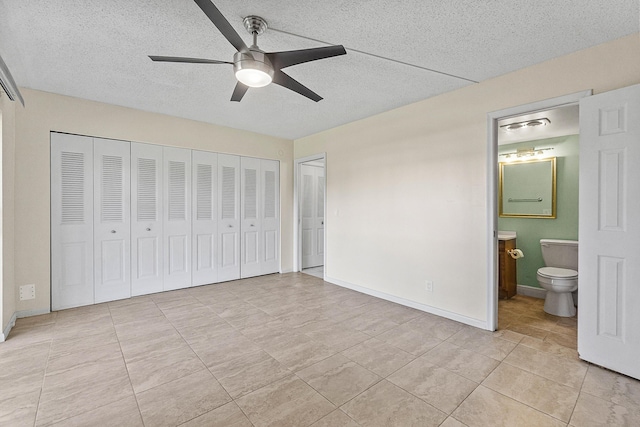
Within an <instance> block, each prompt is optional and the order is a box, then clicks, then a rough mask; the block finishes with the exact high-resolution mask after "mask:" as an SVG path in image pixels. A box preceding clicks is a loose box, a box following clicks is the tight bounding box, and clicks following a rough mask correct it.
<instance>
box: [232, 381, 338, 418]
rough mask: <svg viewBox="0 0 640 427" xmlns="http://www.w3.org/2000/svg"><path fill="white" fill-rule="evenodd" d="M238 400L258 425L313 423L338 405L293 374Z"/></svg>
mask: <svg viewBox="0 0 640 427" xmlns="http://www.w3.org/2000/svg"><path fill="white" fill-rule="evenodd" d="M236 402H237V403H238V406H240V408H241V409H242V411H243V412H244V413H245V414H247V416H248V417H249V420H250V421H251V422H252V423H253V425H254V426H256V427H263V426H269V427H298V426H305V425H311V424H312V423H314V422H315V421H317V420H319V419H321V418H322V417H324V416H325V415H327V414H329V413H330V412H332V411H333V410H334V409H335V406H334V405H332V404H331V403H330V402H329V401H328V400H326V399H325V398H324V397H322V396H321V395H320V394H319V393H318V392H316V391H315V390H313V389H312V388H311V387H309V386H308V385H307V384H306V383H304V382H303V381H302V380H300V379H299V378H297V377H295V376H293V375H292V376H291V377H287V378H284V379H282V380H279V381H276V382H274V383H272V384H269V385H268V386H265V387H263V388H261V389H259V390H256V391H254V392H253V393H250V394H248V395H246V396H244V397H241V398H240V399H238V400H237V401H236Z"/></svg>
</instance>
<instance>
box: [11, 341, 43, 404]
mask: <svg viewBox="0 0 640 427" xmlns="http://www.w3.org/2000/svg"><path fill="white" fill-rule="evenodd" d="M5 344H6V342H4V343H1V344H0V400H5V399H9V398H12V397H16V396H19V395H23V394H27V393H29V392H31V391H37V390H40V388H41V387H42V380H43V378H44V373H45V368H46V366H47V358H48V355H49V349H50V347H51V343H49V342H44V343H36V344H32V345H28V346H24V347H6V346H5Z"/></svg>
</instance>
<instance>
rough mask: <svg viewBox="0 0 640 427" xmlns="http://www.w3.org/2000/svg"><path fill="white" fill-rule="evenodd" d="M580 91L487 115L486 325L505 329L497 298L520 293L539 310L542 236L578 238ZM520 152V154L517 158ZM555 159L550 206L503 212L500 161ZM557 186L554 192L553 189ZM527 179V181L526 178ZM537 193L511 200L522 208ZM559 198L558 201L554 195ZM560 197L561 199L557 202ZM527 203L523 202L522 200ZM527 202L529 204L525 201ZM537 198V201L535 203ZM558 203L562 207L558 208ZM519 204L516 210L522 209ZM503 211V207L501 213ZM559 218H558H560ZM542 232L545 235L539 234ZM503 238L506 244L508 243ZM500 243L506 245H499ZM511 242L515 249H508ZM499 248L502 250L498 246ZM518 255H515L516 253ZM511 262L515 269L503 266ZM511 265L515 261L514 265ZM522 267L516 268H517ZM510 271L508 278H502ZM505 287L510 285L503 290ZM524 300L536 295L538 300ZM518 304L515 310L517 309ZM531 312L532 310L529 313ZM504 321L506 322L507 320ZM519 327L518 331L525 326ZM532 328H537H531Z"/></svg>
mask: <svg viewBox="0 0 640 427" xmlns="http://www.w3.org/2000/svg"><path fill="white" fill-rule="evenodd" d="M590 94H591V91H584V92H580V93H576V94H571V95H567V96H563V97H559V98H553V99H549V100H546V101H540V102H536V103H532V104H527V105H522V106H518V107H513V108H509V109H505V110H501V111H497V112H493V113H489V114H488V124H487V126H488V132H489V133H488V163H489V177H488V179H489V183H488V184H489V193H490V194H489V213H488V217H489V221H490V224H489V233H490V235H489V236H488V242H489V253H491V254H493V257H492V258H491V259H492V262H491V264H490V266H489V277H488V292H487V296H488V307H489V318H488V319H487V325H488V329H490V330H496V329H498V328H501V329H504V328H505V327H508V325H507V323H509V322H510V321H511V319H508V315H507V313H508V312H509V311H508V310H506V311H505V310H503V311H504V313H503V321H500V318H499V307H504V305H505V304H504V303H501V302H499V297H502V298H504V299H500V301H504V300H505V299H510V298H513V296H515V295H521V296H523V298H521V299H522V300H523V301H520V302H521V303H523V304H526V305H528V306H530V308H531V310H533V311H535V310H538V309H541V308H542V304H534V303H537V302H542V301H544V297H545V292H546V291H545V290H544V289H542V288H541V287H540V286H539V284H538V283H537V277H536V272H537V269H538V268H540V267H543V266H544V262H543V261H542V254H541V249H540V239H541V238H555V239H559V240H560V239H561V240H565V239H566V240H577V236H578V234H577V233H578V223H577V221H578V219H577V213H578V199H577V197H578V194H577V192H578V180H579V177H578V164H577V162H578V136H577V135H578V133H579V123H578V103H579V100H580V99H581V98H584V97H586V96H589V95H590ZM519 156H520V157H519ZM536 157H538V158H543V157H544V158H554V157H555V158H556V160H555V161H558V159H559V163H560V164H557V166H558V168H557V169H556V170H555V171H556V173H558V172H559V173H560V174H559V175H554V177H553V188H554V193H553V196H549V197H553V198H554V199H555V200H554V206H553V207H551V206H548V207H547V206H544V207H543V206H540V209H541V211H540V212H539V213H536V212H531V213H527V212H524V213H523V215H512V216H509V215H508V212H507V215H501V212H500V209H501V208H502V207H503V206H502V205H501V200H500V196H501V194H502V193H501V191H502V185H501V182H500V178H501V176H500V173H499V170H500V167H501V166H500V165H501V164H507V163H508V162H507V160H508V159H514V158H515V159H516V160H519V161H522V160H525V159H526V158H531V159H535V158H536ZM556 177H559V178H560V179H559V181H562V182H561V183H560V185H559V187H560V190H561V191H559V192H558V193H557V194H556V192H555V189H557V188H558V185H557V184H558V182H556ZM529 181H531V180H529ZM540 198H543V199H544V198H548V197H546V196H545V197H541V196H539V195H536V196H526V197H525V196H522V197H521V198H518V199H516V198H514V199H516V200H517V201H518V202H522V203H520V207H524V206H525V205H530V206H528V207H527V208H533V207H534V206H533V205H538V204H539V205H542V204H543V203H542V202H538V199H540ZM558 198H560V199H558ZM558 201H559V203H558ZM525 202H526V203H525ZM529 202H530V203H529ZM534 202H535V203H534ZM557 204H559V205H560V206H561V209H560V210H559V211H556V210H555V209H556V208H557V206H556V205H557ZM520 207H518V209H519V208H520ZM502 213H503V214H504V213H505V211H502ZM559 218H561V219H559ZM540 233H542V234H544V236H543V235H542V234H540ZM506 242H509V247H507V244H506ZM503 246H504V247H503ZM511 246H513V248H512V247H511ZM500 248H502V251H501V250H500ZM514 249H520V250H521V251H522V254H523V255H524V257H521V258H519V259H512V258H511V256H508V255H505V254H506V253H507V252H506V251H507V250H514ZM515 254H516V256H517V253H515ZM506 261H509V262H510V263H511V265H512V266H514V267H515V268H513V269H512V270H510V269H509V268H505V262H506ZM514 264H515V265H514ZM518 270H520V271H518ZM505 275H509V276H510V277H505ZM505 286H508V287H510V289H509V290H508V292H507V289H505ZM527 298H536V299H538V301H535V300H533V299H527ZM516 301H517V298H516ZM519 310H520V307H518V309H517V310H514V311H519ZM530 314H534V313H533V312H532V313H530ZM505 320H506V322H505ZM525 329H526V326H523V328H522V330H525ZM533 331H535V330H533Z"/></svg>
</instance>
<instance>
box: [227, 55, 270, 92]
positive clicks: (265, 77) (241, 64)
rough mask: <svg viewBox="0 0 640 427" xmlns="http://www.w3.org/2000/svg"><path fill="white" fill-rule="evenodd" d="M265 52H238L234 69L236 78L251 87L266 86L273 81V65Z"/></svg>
mask: <svg viewBox="0 0 640 427" xmlns="http://www.w3.org/2000/svg"><path fill="white" fill-rule="evenodd" d="M267 61H269V60H268V59H267V57H266V56H265V55H264V53H262V52H259V51H254V50H252V51H251V53H243V52H238V53H236V55H235V57H234V61H233V69H234V71H235V74H236V79H238V81H239V82H240V83H242V84H243V85H246V86H249V87H264V86H267V85H268V84H270V83H271V82H272V81H273V66H271V64H270V63H269V62H267Z"/></svg>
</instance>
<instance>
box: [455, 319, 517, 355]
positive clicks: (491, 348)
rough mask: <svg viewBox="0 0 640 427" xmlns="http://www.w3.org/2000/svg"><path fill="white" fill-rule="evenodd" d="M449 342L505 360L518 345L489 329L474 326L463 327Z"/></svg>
mask: <svg viewBox="0 0 640 427" xmlns="http://www.w3.org/2000/svg"><path fill="white" fill-rule="evenodd" d="M447 342H450V343H451V344H455V345H457V346H459V347H463V348H466V349H467V350H472V351H475V352H477V353H480V354H484V355H485V356H488V357H491V358H492V359H496V360H503V359H504V358H505V357H507V355H508V354H509V353H511V351H512V350H513V349H514V348H515V347H516V345H517V343H515V342H513V341H507V340H505V339H502V338H498V337H496V336H494V335H493V334H490V333H487V331H483V330H481V329H478V328H472V327H466V328H463V329H461V330H460V331H459V332H457V333H456V334H455V335H453V336H452V337H451V338H449V339H448V340H447Z"/></svg>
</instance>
